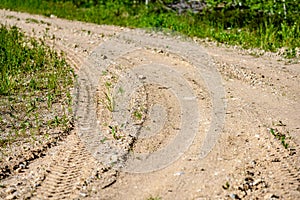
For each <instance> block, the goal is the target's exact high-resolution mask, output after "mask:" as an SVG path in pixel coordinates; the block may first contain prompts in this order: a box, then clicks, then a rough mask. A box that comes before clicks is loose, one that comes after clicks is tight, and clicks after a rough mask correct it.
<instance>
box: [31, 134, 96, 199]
mask: <svg viewBox="0 0 300 200" xmlns="http://www.w3.org/2000/svg"><path fill="white" fill-rule="evenodd" d="M53 159H54V160H53V161H52V163H51V165H50V168H49V169H47V170H46V171H47V173H48V174H46V178H45V180H44V181H43V182H42V184H41V186H40V187H38V188H37V191H36V192H35V194H34V196H33V199H71V198H74V197H77V196H79V192H80V189H81V187H82V185H84V181H85V180H86V179H88V177H89V175H90V174H92V170H93V166H95V160H94V159H93V157H92V156H91V155H90V154H89V153H88V152H87V150H86V149H85V147H84V146H83V145H82V143H81V142H80V140H79V138H78V137H77V136H76V135H70V136H69V137H68V141H67V144H66V145H65V147H64V148H62V149H60V151H59V152H58V153H57V155H55V157H54V158H53Z"/></svg>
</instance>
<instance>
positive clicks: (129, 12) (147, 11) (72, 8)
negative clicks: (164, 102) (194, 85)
mask: <svg viewBox="0 0 300 200" xmlns="http://www.w3.org/2000/svg"><path fill="white" fill-rule="evenodd" d="M132 2H133V1H129V0H124V1H111V0H107V1H100V0H99V1H85V0H73V1H68V0H65V1H60V0H52V1H42V0H28V1H23V0H14V1H12V0H0V8H8V9H12V10H17V11H24V12H29V13H36V14H42V15H46V16H50V15H51V14H53V15H56V16H58V17H61V18H67V19H71V20H79V21H85V22H92V23H96V24H110V25H120V26H127V27H139V28H155V29H157V30H164V29H168V30H170V31H171V32H179V33H181V34H185V35H187V36H190V37H199V38H207V37H208V38H211V39H212V40H215V41H217V42H220V43H226V44H230V45H240V46H242V47H244V48H261V49H264V50H267V51H277V50H278V48H282V47H285V48H286V49H287V50H286V52H285V54H286V57H288V58H293V57H295V56H296V54H297V52H296V48H297V47H299V46H300V40H299V38H300V22H299V17H300V12H299V5H298V4H297V3H295V2H294V1H293V0H287V1H286V6H287V8H288V9H287V11H288V13H287V14H285V15H283V11H282V5H281V3H282V2H277V1H276V3H274V2H273V1H270V0H268V1H267V2H266V4H261V3H259V1H257V0H251V1H249V2H248V4H249V6H250V7H247V8H239V7H232V6H231V5H232V4H230V3H228V6H227V4H226V6H225V7H224V9H222V10H218V7H217V4H218V2H221V1H217V0H216V1H212V0H208V2H210V3H211V5H212V6H211V7H208V9H207V10H206V11H205V12H203V13H201V14H192V13H185V14H183V15H178V14H177V13H175V12H172V11H169V10H166V9H165V7H163V6H162V4H161V3H150V4H149V6H148V7H146V6H145V5H144V4H138V5H133V4H132ZM163 2H167V1H163ZM168 2H170V1H168ZM212 2H214V3H212ZM229 2H232V1H229Z"/></svg>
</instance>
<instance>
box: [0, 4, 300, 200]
mask: <svg viewBox="0 0 300 200" xmlns="http://www.w3.org/2000/svg"><path fill="white" fill-rule="evenodd" d="M0 18H1V21H2V22H3V23H6V24H9V25H17V26H18V27H20V28H21V29H22V30H24V31H25V32H26V33H27V34H28V35H30V36H33V37H38V38H42V37H44V38H45V39H46V41H47V43H48V44H49V45H50V46H53V47H54V48H55V49H56V50H57V51H63V52H65V54H66V56H67V58H68V61H69V63H70V64H71V65H72V66H73V67H74V68H75V70H76V74H77V75H78V77H77V79H78V80H77V81H78V82H77V84H76V85H75V87H74V89H73V94H74V109H73V110H74V116H75V118H76V129H75V131H74V132H73V133H71V134H70V135H69V136H67V137H65V138H64V139H63V141H60V142H58V144H57V145H56V146H54V147H51V148H50V149H47V150H44V151H43V152H44V153H43V155H42V156H41V157H37V158H35V159H33V160H31V161H30V162H29V163H28V165H26V167H25V168H22V170H17V171H13V172H11V173H10V175H9V176H8V177H6V178H5V179H2V180H1V183H0V184H1V189H0V197H1V198H3V199H14V198H18V199H26V198H29V199H30V198H32V199H63V198H65V199H85V198H86V199H150V198H151V197H153V198H156V197H157V198H158V197H160V198H162V199H244V198H245V199H298V198H300V180H299V177H300V176H299V175H300V171H299V166H300V157H299V144H300V137H299V134H300V126H299V119H300V112H299V111H300V96H299V94H300V88H299V85H300V79H299V73H300V64H299V63H297V61H295V62H294V64H291V63H290V64H286V63H285V62H284V61H282V60H281V61H279V59H281V58H280V57H279V56H276V55H274V54H268V55H267V54H266V55H263V56H259V57H255V56H251V55H250V53H253V52H250V53H249V52H247V51H244V50H239V49H236V48H226V47H217V46H216V45H215V44H213V43H209V42H202V41H197V40H195V41H193V40H191V39H187V38H184V37H182V36H179V35H171V34H168V33H166V34H162V33H154V32H152V31H142V30H131V29H125V28H120V27H112V26H98V25H94V24H87V23H81V22H75V21H67V20H62V19H57V18H55V17H54V16H53V17H52V18H46V17H42V16H36V15H29V14H25V13H16V12H11V11H6V10H1V11H0ZM30 19H35V20H30Z"/></svg>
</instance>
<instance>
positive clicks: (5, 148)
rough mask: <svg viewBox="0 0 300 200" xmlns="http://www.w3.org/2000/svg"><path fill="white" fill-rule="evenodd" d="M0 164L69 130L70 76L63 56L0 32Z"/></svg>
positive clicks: (15, 32)
mask: <svg viewBox="0 0 300 200" xmlns="http://www.w3.org/2000/svg"><path fill="white" fill-rule="evenodd" d="M0 49H1V50H0V66H1V69H0V153H1V154H0V164H1V167H3V166H2V165H4V164H5V163H7V162H11V161H12V160H13V159H14V157H15V156H17V155H19V154H23V153H24V152H26V151H29V150H32V149H34V148H35V147H36V146H40V145H43V144H45V143H46V141H48V140H51V138H53V137H58V135H60V134H65V133H67V132H68V131H70V129H71V128H72V120H73V119H72V117H71V116H72V113H71V112H72V110H71V104H72V99H71V94H70V88H71V87H72V85H73V80H74V73H73V70H72V69H71V67H70V66H69V65H68V64H67V63H66V60H65V59H64V58H63V55H58V54H57V53H56V52H55V51H54V50H52V49H50V47H48V46H47V45H45V43H44V41H43V40H36V39H33V38H29V37H26V36H25V35H24V34H23V33H22V32H21V30H20V29H19V28H17V27H15V26H13V27H7V26H5V25H1V27H0Z"/></svg>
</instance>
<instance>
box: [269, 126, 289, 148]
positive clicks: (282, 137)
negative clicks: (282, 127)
mask: <svg viewBox="0 0 300 200" xmlns="http://www.w3.org/2000/svg"><path fill="white" fill-rule="evenodd" d="M270 133H271V134H272V135H273V136H274V137H275V138H277V139H278V140H279V141H280V142H281V144H282V145H283V146H284V148H286V149H287V148H288V147H289V144H288V143H287V142H286V141H285V139H286V135H285V134H282V133H280V132H279V131H278V130H277V129H273V128H270Z"/></svg>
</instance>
